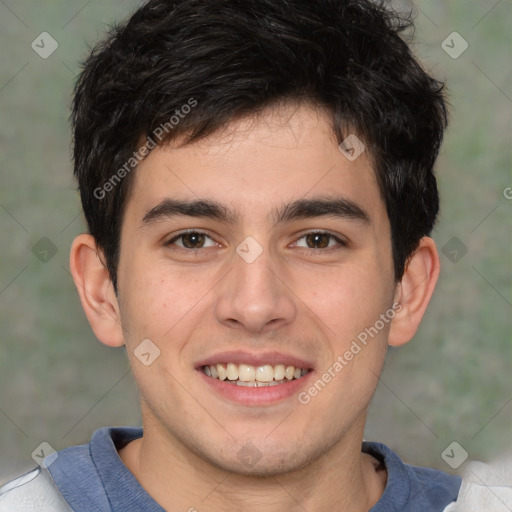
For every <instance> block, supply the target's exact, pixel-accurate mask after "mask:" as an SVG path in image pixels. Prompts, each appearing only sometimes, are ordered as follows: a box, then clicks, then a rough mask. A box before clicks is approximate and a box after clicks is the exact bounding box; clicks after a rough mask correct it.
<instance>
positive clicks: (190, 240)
mask: <svg viewBox="0 0 512 512" xmlns="http://www.w3.org/2000/svg"><path fill="white" fill-rule="evenodd" d="M180 238H181V240H182V243H183V247H186V248H187V249H201V248H202V247H203V246H204V242H205V238H206V237H205V235H204V234H203V233H186V234H185V235H181V237H180Z"/></svg>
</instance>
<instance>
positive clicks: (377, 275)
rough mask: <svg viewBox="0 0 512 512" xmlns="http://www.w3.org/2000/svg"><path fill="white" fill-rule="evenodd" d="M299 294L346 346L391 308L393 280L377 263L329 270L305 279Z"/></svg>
mask: <svg viewBox="0 0 512 512" xmlns="http://www.w3.org/2000/svg"><path fill="white" fill-rule="evenodd" d="M301 281H302V285H301V286H300V290H299V291H298V294H297V295H298V296H299V297H300V298H301V299H302V300H303V301H304V303H305V304H306V306H307V307H308V308H309V309H311V311H313V312H314V313H315V314H316V315H317V316H318V318H320V320H322V322H323V323H324V324H325V326H326V328H327V331H326V333H327V335H328V336H329V337H331V338H333V339H334V340H335V343H336V344H340V345H341V346H343V345H344V344H345V343H346V342H347V341H350V340H352V339H353V338H355V337H356V336H357V335H358V334H359V333H360V332H361V331H362V330H364V329H365V328H367V327H370V326H372V325H374V324H375V322H376V321H377V320H378V319H379V317H380V315H381V314H383V313H385V312H386V311H387V309H388V308H389V307H390V298H391V297H392V281H391V279H390V278H389V276H383V275H382V274H381V271H380V269H379V268H377V266H376V265H375V263H372V262H370V261H368V262H367V263H366V264H365V263H364V262H363V263H362V264H361V265H358V266H357V267H355V266H351V267H350V268H349V267H348V266H347V267H339V268H337V269H333V268H331V269H326V270H324V271H322V272H321V273H318V274H317V275H316V276H315V278H313V279H311V278H308V279H302V280H298V281H297V282H301Z"/></svg>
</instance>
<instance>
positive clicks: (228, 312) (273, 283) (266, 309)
mask: <svg viewBox="0 0 512 512" xmlns="http://www.w3.org/2000/svg"><path fill="white" fill-rule="evenodd" d="M280 268H281V271H280V270H279V269H280ZM287 280H288V281H289V280H290V279H289V278H287V275H286V274H285V272H284V270H283V268H282V267H279V265H278V264H277V262H272V261H271V258H270V257H269V256H268V254H267V253H266V252H263V253H262V254H261V255H260V256H259V257H258V258H257V259H256V260H255V261H252V262H250V263H249V262H247V261H246V260H244V259H243V258H241V257H240V256H238V254H234V256H233V268H232V270H231V272H228V274H227V275H226V277H225V278H224V279H223V280H222V281H221V282H220V283H219V287H218V289H217V293H218V296H217V300H216V305H215V314H216V318H217V320H218V321H219V322H220V323H222V324H223V325H225V326H228V327H230V328H232V329H245V330H247V331H249V332H251V333H252V334H258V333H264V332H268V331H272V330H275V329H279V328H282V327H284V326H286V325H289V324H290V323H292V322H293V321H294V319H295V317H296V315H297V304H296V301H295V300H294V298H295V297H294V294H293V292H292V290H291V289H290V288H289V287H288V286H289V284H288V283H287Z"/></svg>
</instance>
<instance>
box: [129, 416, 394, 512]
mask: <svg viewBox="0 0 512 512" xmlns="http://www.w3.org/2000/svg"><path fill="white" fill-rule="evenodd" d="M362 420H363V421H362V425H364V418H363V419H362ZM355 430H356V432H354V433H352V432H348V433H347V435H346V436H344V438H343V439H342V440H340V442H339V443H338V444H337V445H336V446H335V447H333V448H332V449H331V450H329V451H328V452H327V453H324V454H322V455H320V456H319V457H318V458H317V459H316V460H313V461H308V463H307V464H306V465H304V467H302V469H299V470H295V471H291V472H283V473H281V474H273V475H268V474H267V475H261V474H259V475H258V476H255V475H242V474H237V473H235V472H232V471H226V470H225V469H222V468H221V467H219V466H216V465H214V464H213V463H212V462H211V461H207V460H205V459H203V458H201V457H200V456H199V455H197V454H196V453H195V452H193V451H192V450H190V449H189V448H188V447H186V446H185V445H184V444H183V443H181V442H180V441H179V440H178V439H176V438H175V437H173V436H172V435H171V434H170V433H169V432H168V431H165V430H164V429H162V428H161V426H160V425H159V424H158V423H156V422H153V421H145V422H144V436H143V437H142V438H141V439H138V440H136V441H132V442H131V443H129V444H128V445H127V446H125V447H124V448H122V449H121V450H120V451H119V455H120V457H121V459H122V460H123V462H124V464H125V465H126V466H127V467H128V469H129V470H130V471H131V472H132V473H133V474H134V475H135V477H136V478H137V480H138V481H139V482H140V484H141V485H142V486H143V487H144V489H145V490H146V491H147V492H148V494H150V495H151V496H152V498H153V499H154V500H155V501H157V502H158V503H159V504H160V505H161V506H162V507H163V508H164V509H166V510H190V511H191V512H193V511H194V510H197V511H198V512H208V511H216V512H231V511H233V510H244V512H256V511H257V512H285V511H286V512H290V511H295V510H297V511H303V510H307V511H308V512H319V511H323V510H333V511H336V512H345V511H349V510H350V511H351V512H357V511H361V512H363V511H364V512H366V511H368V510H369V509H370V508H371V507H372V506H373V505H374V504H375V503H376V502H377V501H378V499H379V498H380V496H381V495H382V492H383V491H384V487H385V485H386V472H385V471H382V470H380V469H378V468H377V466H378V461H376V460H375V459H373V458H372V457H371V456H369V455H367V454H364V453H361V442H362V427H361V429H360V430H361V433H360V434H359V435H355V434H356V433H357V430H359V429H355Z"/></svg>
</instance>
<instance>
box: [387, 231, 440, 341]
mask: <svg viewBox="0 0 512 512" xmlns="http://www.w3.org/2000/svg"><path fill="white" fill-rule="evenodd" d="M439 270H440V261H439V254H438V253H437V249H436V245H435V243H434V240H432V238H430V237H423V238H422V239H421V240H420V243H419V245H418V248H417V249H416V250H415V251H414V253H413V255H412V256H411V257H410V259H409V261H408V262H407V265H406V267H405V271H404V275H403V276H402V279H401V281H400V283H399V284H398V285H397V288H396V292H395V303H398V304H400V305H401V308H397V309H396V314H395V317H394V318H393V321H392V322H391V328H390V331H389V339H388V342H389V344H390V345H392V346H395V347H397V346H400V345H404V344H405V343H407V342H408V341H409V340H410V339H412V337H413V336H414V334H415V333H416V331H417V330H418V327H419V325H420V322H421V319H422V318H423V315H424V313H425V310H426V309H427V306H428V303H429V302H430V298H431V297H432V294H433V293H434V288H435V286H436V283H437V278H438V277H439Z"/></svg>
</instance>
